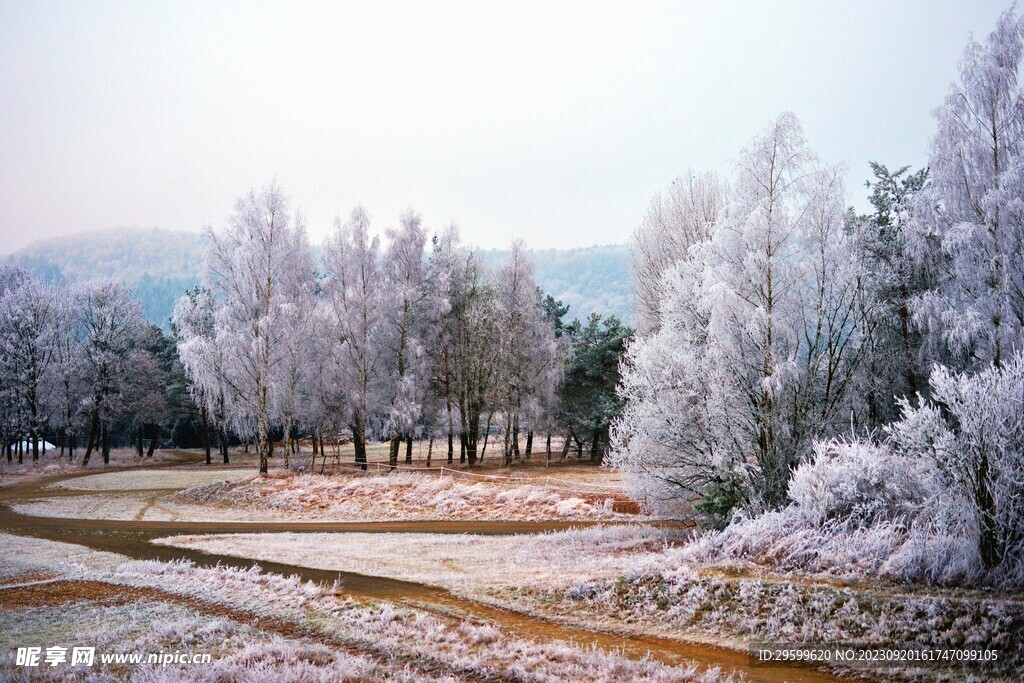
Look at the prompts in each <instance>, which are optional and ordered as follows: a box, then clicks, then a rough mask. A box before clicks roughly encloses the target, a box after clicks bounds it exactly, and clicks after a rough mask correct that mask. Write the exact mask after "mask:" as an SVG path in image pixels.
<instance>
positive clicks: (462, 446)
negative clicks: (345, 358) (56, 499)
mask: <svg viewBox="0 0 1024 683" xmlns="http://www.w3.org/2000/svg"><path fill="white" fill-rule="evenodd" d="M18 462H21V461H20V460H19V461H18ZM459 462H460V463H464V462H466V433H465V432H463V433H461V434H459Z"/></svg>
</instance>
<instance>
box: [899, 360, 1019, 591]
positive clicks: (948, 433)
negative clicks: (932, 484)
mask: <svg viewBox="0 0 1024 683" xmlns="http://www.w3.org/2000/svg"><path fill="white" fill-rule="evenodd" d="M930 385H931V390H932V398H931V400H928V401H924V400H922V401H920V403H919V405H918V406H917V407H914V406H911V405H910V403H909V402H908V401H905V400H904V401H902V406H903V418H902V419H901V420H899V421H898V422H896V423H894V424H893V425H891V426H890V427H889V432H890V434H891V436H892V438H893V441H895V442H896V444H898V446H899V448H900V449H901V450H902V451H903V452H905V453H907V454H908V455H909V456H913V457H920V458H925V459H927V460H928V461H929V462H931V463H932V464H933V468H934V470H935V471H936V473H937V475H938V476H939V477H941V480H942V486H943V489H942V496H941V499H940V500H938V501H936V504H935V510H934V521H933V526H934V527H935V531H933V532H932V533H933V535H941V536H950V535H952V536H954V537H955V536H957V535H961V534H962V535H966V537H967V538H969V539H970V540H971V541H972V545H973V546H974V548H976V552H977V556H978V557H979V558H980V561H981V564H982V566H981V567H980V568H979V569H980V571H983V572H984V573H986V574H988V576H989V579H990V580H992V581H993V582H995V583H1003V584H1007V585H1021V584H1022V583H1024V354H1022V353H1017V354H1016V355H1015V356H1014V357H1013V358H1012V359H1011V360H1010V361H1009V362H1008V363H1006V364H1005V365H1003V367H1001V368H996V367H994V366H989V368H988V369H986V370H983V371H981V372H978V373H977V374H974V375H970V374H966V373H964V374H958V373H952V372H950V371H949V370H947V369H946V368H944V367H941V366H939V367H936V368H935V370H934V371H933V372H932V375H931V380H930ZM971 554H972V555H973V552H972V553H971ZM961 559H962V561H963V562H964V563H969V562H970V561H971V557H970V555H969V556H967V557H963V558H961Z"/></svg>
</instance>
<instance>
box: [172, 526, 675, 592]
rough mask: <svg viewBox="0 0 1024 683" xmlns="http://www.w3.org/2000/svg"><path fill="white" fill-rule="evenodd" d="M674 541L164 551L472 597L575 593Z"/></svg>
mask: <svg viewBox="0 0 1024 683" xmlns="http://www.w3.org/2000/svg"><path fill="white" fill-rule="evenodd" d="M666 539H667V537H666V534H665V533H663V532H661V531H659V530H657V529H655V528H653V527H645V526H632V525H629V526H626V525H623V526H609V527H596V528H590V529H582V530H572V531H566V532H559V533H550V534H526V535H517V536H487V535H480V534H459V535H452V534H444V535H441V534H420V533H393V534H365V533H278V534H223V535H211V534H207V535H198V536H175V537H171V538H163V539H158V540H157V541H155V542H156V543H161V544H164V545H172V546H176V547H185V548H193V549H196V550H203V551H206V552H211V553H216V554H221V555H232V556H236V557H246V558H252V559H256V560H262V561H267V562H269V561H276V562H288V563H290V564H295V565H300V566H304V567H311V568H314V569H328V570H341V571H347V572H356V573H359V574H368V575H374V576H387V577H389V578H394V579H402V580H406V581H416V582H419V583H426V584H432V585H437V586H441V587H443V588H447V589H449V590H451V591H453V592H455V593H463V594H466V595H469V596H471V597H481V596H487V595H488V594H489V593H490V592H491V591H493V590H497V589H509V588H512V587H515V586H522V585H535V586H544V587H547V588H553V587H565V588H568V587H570V586H572V585H575V584H576V583H579V582H582V581H588V580H594V579H612V578H615V577H617V576H619V575H621V574H623V573H626V572H628V571H632V570H633V568H634V567H635V566H636V564H637V561H638V557H641V556H642V555H643V556H646V553H653V552H655V551H657V550H658V549H661V548H663V547H664V546H665V543H666Z"/></svg>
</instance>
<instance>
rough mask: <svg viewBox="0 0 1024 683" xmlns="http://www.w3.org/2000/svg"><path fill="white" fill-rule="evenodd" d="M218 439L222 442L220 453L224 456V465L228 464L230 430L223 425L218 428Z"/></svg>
mask: <svg viewBox="0 0 1024 683" xmlns="http://www.w3.org/2000/svg"><path fill="white" fill-rule="evenodd" d="M217 438H218V439H219V441H220V453H221V455H222V456H224V464H225V465H227V464H228V430H226V429H224V426H223V425H221V426H220V427H218V428H217Z"/></svg>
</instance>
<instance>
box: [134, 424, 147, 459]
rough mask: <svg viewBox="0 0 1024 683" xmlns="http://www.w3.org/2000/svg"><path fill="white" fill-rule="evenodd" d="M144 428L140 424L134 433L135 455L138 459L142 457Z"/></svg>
mask: <svg viewBox="0 0 1024 683" xmlns="http://www.w3.org/2000/svg"><path fill="white" fill-rule="evenodd" d="M144 433H145V428H144V427H143V426H142V425H141V424H140V425H139V428H138V429H137V430H136V431H135V454H136V456H138V457H140V458H141V457H142V442H143V441H144V440H145V437H144V436H143V434H144Z"/></svg>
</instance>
